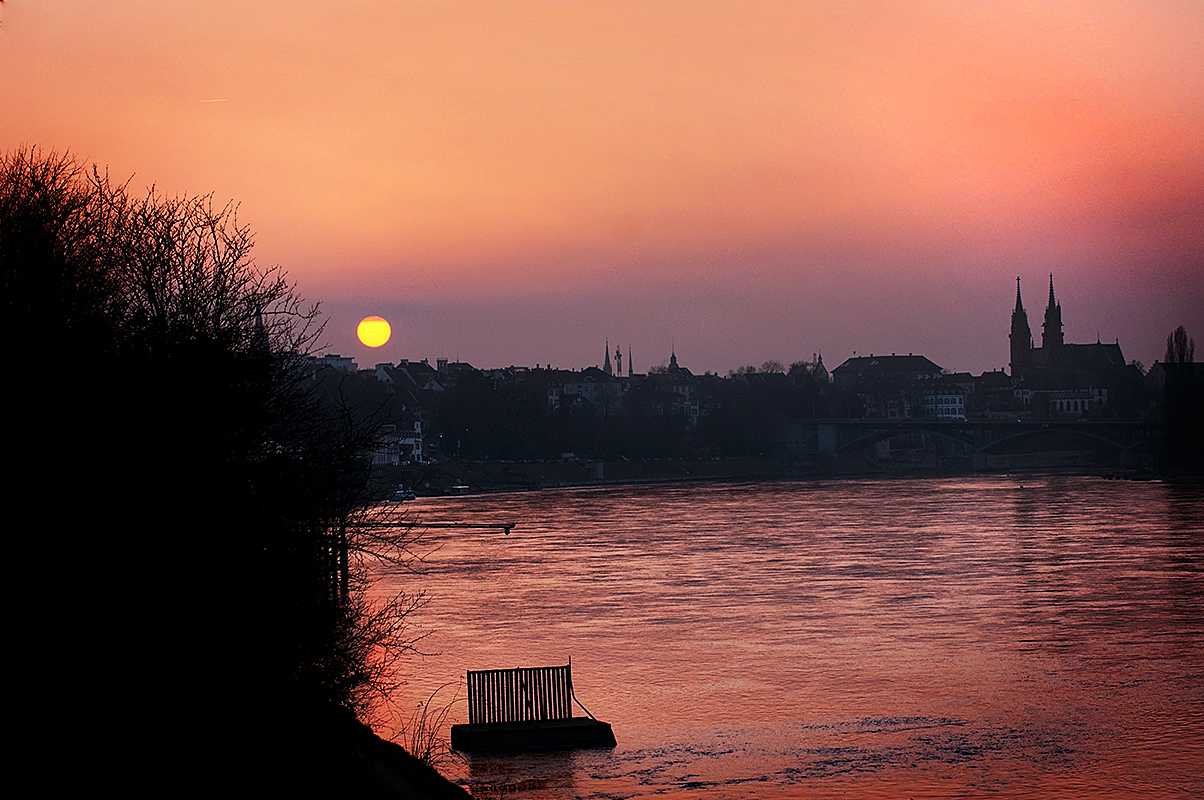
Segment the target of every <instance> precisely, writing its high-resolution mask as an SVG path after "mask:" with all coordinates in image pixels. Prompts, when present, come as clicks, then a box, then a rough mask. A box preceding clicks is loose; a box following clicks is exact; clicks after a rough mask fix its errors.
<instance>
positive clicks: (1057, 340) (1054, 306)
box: [1041, 272, 1064, 348]
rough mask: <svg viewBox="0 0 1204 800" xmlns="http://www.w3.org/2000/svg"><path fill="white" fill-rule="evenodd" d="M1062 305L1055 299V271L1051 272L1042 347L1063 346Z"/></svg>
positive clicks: (1042, 328) (1042, 327)
mask: <svg viewBox="0 0 1204 800" xmlns="http://www.w3.org/2000/svg"><path fill="white" fill-rule="evenodd" d="M1063 341H1064V339H1063V336H1062V306H1060V305H1058V301H1057V300H1055V299H1054V285H1053V273H1052V272H1051V273H1049V305H1048V306H1047V307H1046V308H1045V324H1044V325H1042V326H1041V347H1042V348H1046V347H1061V346H1062V343H1063Z"/></svg>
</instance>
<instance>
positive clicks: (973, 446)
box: [836, 425, 982, 455]
mask: <svg viewBox="0 0 1204 800" xmlns="http://www.w3.org/2000/svg"><path fill="white" fill-rule="evenodd" d="M909 433H926V434H928V435H929V436H935V437H938V438H941V439H947V440H949V441H951V442H957V443H958V444H960V445H963V446H965V447H966V448H967V449H968V450H969V452H970V455H973V454H975V453H978V452H981V450H982V448H981V446H980V445H979V444H978V442H975V441H974V440H973V439H968V438H965V437H962V436H954V435H952V434H950V433H948V432H946V431H943V430H938V429H935V428H928V427H925V426H922V425H915V426H912V425H909V426H908V427H906V428H896V429H893V430H886V429H883V430H877V431H874V432H872V433H867V434H865V435H863V436H859V437H857V438H856V439H854V440H852V441H851V442H846V443H845V444H843V445H841V446H840V447H838V448H836V452H838V453H851V452H856V451H858V450H862V449H865V448H867V447H870V446H872V445H874V444H877V443H878V442H882V441H885V440H887V439H893V438H895V437H896V436H905V435H907V434H909Z"/></svg>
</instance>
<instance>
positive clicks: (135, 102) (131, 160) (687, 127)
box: [0, 0, 1204, 373]
mask: <svg viewBox="0 0 1204 800" xmlns="http://www.w3.org/2000/svg"><path fill="white" fill-rule="evenodd" d="M21 145H37V146H41V147H42V148H43V149H47V150H50V149H54V150H70V151H71V152H73V153H75V154H77V155H78V156H79V157H81V158H83V159H85V160H87V161H89V162H95V163H97V164H99V165H101V167H102V168H105V167H107V168H108V170H109V172H110V174H111V175H112V176H113V177H114V178H115V179H120V180H124V179H125V178H126V177H128V176H131V175H132V176H134V177H133V181H132V184H131V185H133V186H135V187H137V186H144V185H147V184H150V183H154V184H155V185H156V186H157V187H158V188H159V190H161V191H164V192H166V193H169V194H176V193H183V194H203V193H208V192H213V193H214V195H215V197H216V198H217V199H218V200H219V201H224V200H226V199H233V200H234V201H235V202H237V203H239V218H240V220H242V221H244V222H247V223H248V224H250V226H251V228H252V229H253V230H254V231H256V234H257V247H256V258H257V260H258V261H259V263H260V264H262V265H265V266H266V265H272V264H281V265H283V266H284V268H285V269H286V270H287V271H288V273H289V275H290V277H291V278H292V279H293V280H295V281H296V282H297V284H298V290H299V292H300V293H301V294H302V295H304V296H306V297H308V298H311V299H316V300H321V301H322V302H323V306H324V308H325V309H326V310H327V319H328V328H327V334H328V336H327V341H328V343H329V345H330V349H331V350H332V351H334V352H341V353H344V354H347V355H351V356H353V357H355V358H356V359H357V360H358V361H359V362H360V364H361V366H366V365H370V364H372V363H375V362H377V361H385V360H389V361H397V360H398V359H400V358H411V359H419V358H422V357H429V358H431V359H432V360H433V359H435V358H436V357H449V358H452V359H462V360H465V361H469V362H471V363H473V364H474V365H477V366H483V367H491V366H505V365H509V364H522V365H528V366H534V365H535V364H536V363H540V364H547V363H551V364H554V365H556V366H560V367H566V368H568V367H582V366H588V365H590V364H596V363H599V362H601V360H602V354H603V342H604V341H605V340H606V339H607V338H609V340H610V343H611V349H612V351H613V349H614V347H615V346H621V347H622V349H623V352H624V355H626V353H627V350H628V346H629V345H630V346H631V348H632V350H633V353H634V355H635V361H636V367H637V369H638V370H641V371H643V370H646V369H647V368H648V366H650V365H653V364H659V363H662V362H663V361H665V360H666V359H667V358H668V354H669V349H670V347H673V348H675V349H676V351H677V354H678V356H679V359H680V360H681V361H682V363H683V364H684V365H685V366H688V367H690V368H691V369H694V370H695V371H696V372H702V371H703V370H712V371H717V372H721V373H726V372H727V371H728V370H729V369H734V368H736V367H739V366H741V365H744V364H760V363H761V362H762V361H765V360H767V359H776V360H779V361H782V362H784V363H787V364H788V363H790V362H791V361H795V360H799V359H804V358H809V357H810V356H811V354H812V353H813V352H820V351H822V352H823V354H824V356H825V362H826V363H828V365H829V367H833V366H835V365H836V364H838V363H840V361H841V360H843V359H844V358H846V357H848V356H849V355H851V354H852V353H853V352H854V351H856V352H858V353H859V354H861V353H869V352H876V353H887V352H917V353H924V354H925V355H928V356H929V357H930V358H932V359H933V360H934V361H936V362H937V363H938V364H941V365H942V366H945V367H947V368H951V369H956V370H972V371H974V372H978V371H981V370H984V369H993V368H1000V367H1004V366H1005V365H1006V362H1007V352H1008V351H1007V334H1008V324H1009V314H1010V310H1011V306H1012V302H1013V300H1014V293H1015V278H1016V276H1020V277H1021V278H1022V280H1023V283H1024V299H1025V304H1026V306H1027V307H1028V309H1029V317H1030V322H1031V323H1032V325H1033V327H1034V333H1035V334H1036V335H1037V336H1038V338H1039V336H1040V332H1039V323H1040V314H1041V310H1042V309H1043V308H1044V301H1045V295H1046V291H1047V284H1046V282H1047V280H1048V274H1049V273H1050V272H1053V273H1054V275H1055V281H1056V285H1057V291H1058V298H1059V300H1060V301H1061V303H1062V306H1063V312H1064V319H1065V323H1066V337H1067V341H1074V342H1084V341H1095V337H1096V335H1097V334H1098V335H1099V336H1100V337H1101V338H1102V339H1103V340H1105V341H1112V340H1114V339H1119V341H1120V343H1121V345H1122V348H1123V349H1124V352H1125V354H1126V356H1127V357H1129V358H1137V359H1140V360H1142V361H1144V362H1145V363H1146V364H1147V365H1148V364H1149V363H1151V362H1152V361H1153V360H1154V359H1156V358H1159V357H1161V355H1162V348H1163V344H1164V342H1165V338H1166V335H1167V333H1168V332H1169V331H1170V330H1172V329H1173V328H1174V327H1175V326H1177V325H1179V324H1184V325H1186V326H1187V328H1188V331H1189V333H1190V334H1192V335H1193V337H1195V338H1201V340H1202V341H1204V4H1201V3H1199V2H1195V1H1194V0H1187V1H1185V2H1171V1H1170V0H1167V1H1165V2H1147V3H1140V4H1131V3H1119V2H1066V3H1037V2H1023V3H1021V2H983V3H962V2H953V0H947V1H937V0H924V1H920V0H917V1H916V2H864V3H850V4H832V3H808V2H756V1H755V0H752V1H750V2H740V3H734V2H700V1H699V2H662V1H658V0H647V1H646V2H611V1H603V0H597V1H596V2H590V1H589V0H582V1H581V2H562V1H561V2H557V1H554V0H546V1H544V2H531V1H530V0H511V1H510V2H429V1H422V2H418V1H412V2H386V1H385V0H358V1H356V2H344V3H340V4H337V5H326V6H298V5H295V4H290V5H288V6H284V5H281V4H277V3H268V2H262V0H252V1H251V2H240V3H233V2H228V0H221V2H211V3H207V4H203V5H193V4H184V3H157V2H149V0H109V2H106V3H79V2H67V1H66V0H40V1H39V2H32V1H31V0H10V1H9V2H7V3H5V4H4V5H3V6H0V147H2V148H3V149H5V150H8V149H11V148H14V147H17V146H21ZM371 314H378V315H380V316H383V317H385V318H386V319H388V320H389V322H390V323H391V324H392V325H393V330H394V334H393V339H392V340H391V341H390V343H389V344H388V345H386V346H385V347H383V348H381V349H379V350H375V351H374V350H369V349H368V348H366V347H364V346H362V345H360V344H359V343H358V342H357V341H356V339H355V326H356V324H357V323H358V322H359V320H360V319H361V318H363V317H365V316H368V315H371Z"/></svg>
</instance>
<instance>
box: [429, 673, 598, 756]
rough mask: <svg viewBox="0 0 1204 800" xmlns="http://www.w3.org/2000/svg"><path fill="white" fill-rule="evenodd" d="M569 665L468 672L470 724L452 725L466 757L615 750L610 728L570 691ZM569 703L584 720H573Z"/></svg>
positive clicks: (456, 743)
mask: <svg viewBox="0 0 1204 800" xmlns="http://www.w3.org/2000/svg"><path fill="white" fill-rule="evenodd" d="M572 669H573V665H572V662H569V663H568V664H566V665H565V666H563V667H519V668H516V669H492V670H481V671H473V670H469V672H468V724H467V725H453V726H452V729H451V744H452V748H453V749H455V750H459V751H461V752H465V753H484V752H498V751H506V750H512V751H513V750H517V751H530V750H577V749H586V748H596V747H614V746H615V735H614V732H613V731H612V730H611V729H610V725H609V724H607V723H605V722H601V721H599V720H598V719H596V718H595V717H594V715H593V714H590V713H589V710H588V709H586V707H585V706H583V705H581V701H579V700H578V699H577V696H576V695H575V694H574V693H573V672H572ZM573 703H576V704H577V706H578V707H580V709H581V710H582V711H584V712H585V713H586V714H587V715H588V716H585V717H574V716H573Z"/></svg>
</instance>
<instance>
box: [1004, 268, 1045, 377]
mask: <svg viewBox="0 0 1204 800" xmlns="http://www.w3.org/2000/svg"><path fill="white" fill-rule="evenodd" d="M1047 314H1048V312H1047ZM1046 318H1047V319H1048V316H1047V317H1046ZM1009 338H1010V339H1011V340H1012V377H1013V378H1015V377H1018V376H1020V375H1021V374H1023V372H1024V370H1025V369H1026V368H1027V367H1028V365H1029V364H1028V362H1029V353H1031V352H1032V349H1033V332H1032V329H1031V328H1029V327H1028V313H1027V312H1026V311H1025V310H1024V303H1023V302H1022V301H1021V300H1020V279H1019V278H1016V308H1015V309H1014V310H1013V311H1012V334H1011V336H1010V337H1009Z"/></svg>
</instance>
